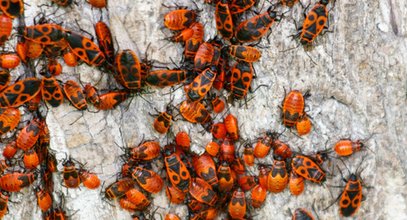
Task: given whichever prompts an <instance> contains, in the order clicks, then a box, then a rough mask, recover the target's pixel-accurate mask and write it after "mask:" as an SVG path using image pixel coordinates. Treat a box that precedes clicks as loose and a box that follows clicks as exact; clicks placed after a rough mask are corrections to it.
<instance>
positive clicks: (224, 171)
mask: <svg viewBox="0 0 407 220" xmlns="http://www.w3.org/2000/svg"><path fill="white" fill-rule="evenodd" d="M218 180H219V190H220V191H221V192H230V191H231V190H232V188H233V186H234V184H235V181H236V178H235V177H234V176H233V173H232V169H230V166H229V164H228V163H227V162H226V161H223V162H222V164H221V165H220V166H219V168H218Z"/></svg>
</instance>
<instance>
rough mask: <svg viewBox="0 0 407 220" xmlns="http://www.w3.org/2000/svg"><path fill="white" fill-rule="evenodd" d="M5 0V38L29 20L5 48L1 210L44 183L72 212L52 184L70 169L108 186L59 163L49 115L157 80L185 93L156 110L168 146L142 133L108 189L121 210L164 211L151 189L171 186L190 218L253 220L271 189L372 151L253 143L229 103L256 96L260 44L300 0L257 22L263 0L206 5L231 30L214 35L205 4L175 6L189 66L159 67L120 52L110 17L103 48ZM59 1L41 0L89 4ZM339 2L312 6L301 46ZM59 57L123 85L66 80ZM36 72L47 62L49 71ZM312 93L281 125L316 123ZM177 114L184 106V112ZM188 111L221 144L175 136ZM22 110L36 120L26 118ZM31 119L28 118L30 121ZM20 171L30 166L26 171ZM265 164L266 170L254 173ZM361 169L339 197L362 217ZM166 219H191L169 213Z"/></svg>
mask: <svg viewBox="0 0 407 220" xmlns="http://www.w3.org/2000/svg"><path fill="white" fill-rule="evenodd" d="M0 2H1V4H0V9H1V10H2V14H1V15H0V34H1V37H0V44H2V45H4V44H5V43H6V41H7V40H8V39H9V38H10V36H11V32H12V29H13V27H12V26H13V19H14V18H18V23H19V25H18V28H17V34H16V36H17V40H16V42H17V43H16V47H15V52H2V53H1V54H0V67H1V70H0V135H2V139H1V141H2V143H3V142H4V141H5V140H6V143H5V146H4V148H3V156H4V159H3V160H0V169H1V173H2V175H1V176H0V189H1V192H0V207H1V210H0V217H2V216H4V215H5V214H6V213H7V210H8V208H7V204H8V201H9V196H10V193H13V192H19V191H20V190H21V189H22V188H24V187H28V186H30V185H34V186H35V187H34V189H35V194H36V196H37V201H38V206H39V208H40V209H41V211H42V212H43V218H44V219H47V220H52V219H67V218H68V216H67V214H66V210H64V204H63V203H64V198H63V196H62V194H60V196H59V199H56V198H55V197H54V195H58V193H57V192H54V182H53V175H54V173H56V172H59V173H62V179H63V183H62V184H63V186H65V187H66V188H78V187H80V185H81V184H83V186H85V187H86V188H88V189H97V188H99V187H100V185H101V182H100V180H99V178H98V176H97V175H96V174H95V173H93V172H91V171H89V170H87V169H86V168H85V165H84V164H82V163H81V162H79V161H76V160H75V159H73V158H71V157H70V156H66V157H65V159H64V160H63V161H62V165H63V170H61V171H58V169H57V165H58V161H57V160H56V157H55V152H54V151H52V150H51V149H50V133H49V130H48V126H47V123H46V112H47V110H48V107H54V108H55V107H58V106H60V105H61V104H62V103H63V102H64V100H65V99H67V100H68V101H69V102H70V103H71V104H72V106H74V107H75V108H76V109H78V110H80V111H83V110H87V109H89V108H92V107H89V105H90V104H92V105H93V108H94V109H96V110H111V109H114V108H115V107H116V106H118V105H119V104H120V103H123V102H124V101H126V100H128V99H129V98H130V97H135V96H142V95H143V94H145V93H149V91H148V90H149V88H150V87H159V88H164V87H172V86H176V85H180V84H181V85H182V86H183V88H184V92H185V100H183V101H181V102H180V103H179V104H176V105H174V104H173V103H172V101H171V102H170V103H168V104H167V108H166V111H164V112H159V114H156V115H153V116H154V117H155V120H154V124H153V127H154V129H155V130H156V131H157V132H158V133H160V134H167V139H168V142H167V143H169V144H167V145H166V146H164V147H161V146H160V143H159V142H157V141H142V142H141V143H140V144H139V145H137V146H132V147H123V150H124V152H125V153H124V154H123V155H122V156H121V159H122V162H123V164H122V169H121V171H120V173H119V175H118V176H119V177H118V178H117V180H116V181H114V182H113V183H107V184H106V187H104V189H103V197H104V198H106V200H107V202H108V203H109V204H111V203H112V201H118V202H119V204H120V207H122V208H123V209H125V210H127V211H129V212H131V213H132V217H133V219H143V218H154V216H155V211H152V209H153V208H152V206H154V205H152V199H153V196H152V194H156V193H159V192H160V191H161V190H162V189H163V188H164V187H165V188H166V195H167V198H168V201H169V202H170V203H171V204H186V205H187V206H188V210H189V218H190V219H215V218H216V217H217V216H220V215H222V214H221V213H222V212H223V211H224V210H226V211H227V215H228V216H230V218H232V219H245V218H247V219H250V218H252V216H253V215H252V210H253V209H259V208H261V207H262V206H263V204H264V202H265V200H266V198H267V193H268V192H271V193H279V192H282V191H284V189H285V188H286V187H287V186H288V187H289V189H290V192H291V193H292V194H293V195H296V196H298V195H300V194H301V193H302V192H303V190H304V187H305V186H304V183H305V180H308V181H311V182H314V183H317V184H322V183H323V182H324V181H325V180H326V176H327V172H326V171H325V169H324V168H323V166H324V162H325V161H327V160H328V159H329V158H332V157H330V156H331V154H334V152H336V154H337V156H339V157H342V156H350V155H351V154H353V153H354V152H356V151H360V150H362V149H363V147H364V145H363V143H362V141H351V140H341V141H339V142H338V143H337V144H336V145H335V147H334V150H324V151H318V152H315V153H312V154H308V155H306V154H303V153H300V152H296V151H293V150H292V149H291V148H290V147H289V145H288V144H286V143H284V142H283V141H282V140H280V137H281V135H282V134H281V133H277V132H272V131H269V132H265V133H264V134H263V135H262V136H261V137H259V138H258V139H257V140H253V141H250V140H242V139H241V138H240V134H239V124H238V117H236V116H235V115H233V114H231V113H229V110H228V108H226V107H227V105H228V103H232V104H233V103H234V102H235V101H236V100H238V101H240V100H245V102H247V99H246V98H247V95H248V93H249V92H250V91H251V84H252V80H253V78H255V70H254V67H253V63H254V62H256V61H258V60H259V59H260V58H261V52H260V50H259V49H258V47H256V45H258V44H259V43H260V41H261V40H262V38H264V36H266V35H267V34H268V33H270V32H269V30H270V28H271V27H272V25H273V24H274V23H275V22H280V21H282V20H283V19H284V14H282V13H281V14H279V12H278V9H281V8H283V9H286V8H287V9H289V8H291V7H297V6H298V7H299V6H300V5H301V4H300V3H301V2H299V1H280V2H279V3H277V4H275V5H273V6H271V7H269V8H268V9H267V10H266V11H265V12H263V13H257V15H255V16H251V17H249V18H247V15H249V14H250V12H251V11H253V10H254V6H255V4H256V3H257V1H255V0H246V1H239V0H218V1H205V3H207V4H208V5H211V6H213V7H215V10H214V17H215V19H216V29H217V31H218V34H219V36H220V37H215V38H213V39H211V40H209V41H206V42H205V41H204V38H205V27H204V25H203V24H202V23H201V22H199V21H198V17H199V12H200V10H198V9H188V8H184V7H175V9H171V10H170V11H169V12H168V13H166V14H165V15H164V22H163V27H165V28H167V29H168V30H170V31H172V32H175V33H174V34H173V36H171V37H168V38H167V39H166V40H169V41H172V42H179V43H182V44H183V46H184V53H183V60H182V61H181V65H179V66H180V67H178V66H177V67H176V68H173V69H170V68H166V69H163V68H161V69H160V68H159V67H157V66H154V63H155V61H153V60H148V59H147V58H145V59H142V60H140V59H139V58H138V56H137V55H136V53H135V52H134V51H132V50H129V49H126V50H120V51H115V45H114V43H113V42H114V41H113V38H112V34H111V32H110V30H109V27H108V25H107V24H106V23H105V22H104V21H102V19H101V20H100V21H99V22H97V23H96V24H95V26H94V27H95V30H94V32H95V34H96V38H97V41H98V43H97V44H96V43H94V42H93V37H88V36H86V34H88V35H90V34H89V33H85V31H83V30H81V29H80V27H78V28H77V29H78V30H76V31H73V30H72V29H73V28H70V29H68V28H66V27H65V26H64V25H62V24H58V23H56V22H55V21H53V20H52V19H51V18H50V17H52V16H51V15H46V14H45V13H44V12H41V13H40V14H38V16H36V17H35V18H34V21H33V25H31V26H26V25H25V20H24V2H23V1H22V0H1V1H0ZM50 3H52V4H50V5H45V6H42V7H58V9H59V8H60V7H61V8H65V9H66V10H69V7H71V6H72V5H73V4H80V3H79V2H74V1H72V0H65V1H64V0H62V1H61V0H51V1H50ZM87 3H89V4H90V5H91V6H92V7H93V8H98V9H100V12H101V13H102V10H104V12H106V13H108V11H107V10H105V9H104V8H105V7H106V5H107V2H106V0H105V1H103V0H99V1H97V0H89V1H87ZM328 4H329V1H328V0H321V1H320V2H318V3H315V5H314V6H313V7H312V8H311V9H309V10H308V7H307V8H306V9H304V10H305V11H306V12H308V14H307V16H306V18H305V20H304V23H303V25H302V27H301V29H300V32H299V33H298V34H297V35H296V36H297V37H298V38H299V39H300V43H301V44H304V45H312V43H313V41H314V40H315V38H316V37H317V36H318V35H320V33H321V32H322V31H323V29H324V28H325V25H326V22H327V19H328V9H327V5H328ZM165 7H167V8H171V7H168V6H165ZM245 15H246V16H245ZM249 44H250V45H249ZM117 46H118V45H117ZM58 58H62V59H63V61H64V63H65V65H67V66H70V67H75V66H77V65H79V64H80V63H86V64H87V65H88V66H91V67H94V68H98V69H99V70H101V71H103V72H105V73H107V74H108V75H109V77H114V79H115V80H116V82H117V86H116V88H115V89H112V88H109V89H108V91H107V92H103V93H102V92H101V91H102V89H99V90H98V89H97V88H96V86H94V85H91V84H86V85H82V82H81V81H79V82H77V81H75V80H67V81H65V82H61V81H60V80H58V79H57V76H58V75H60V74H61V73H62V65H61V64H60V63H59V62H58ZM20 65H21V66H22V67H23V68H24V70H25V71H26V72H27V73H26V74H24V77H25V78H23V79H22V78H18V79H16V80H15V82H13V83H12V82H11V81H12V78H15V77H12V74H11V73H12V71H13V70H17V67H20ZM174 65H175V63H174ZM37 69H40V71H39V72H40V74H39V75H38V74H36V72H37ZM224 91H226V92H227V93H229V98H228V99H225V98H224V94H225V93H226V92H225V93H224ZM306 97H307V95H306V94H305V95H303V94H302V93H301V92H300V91H297V90H293V91H290V92H289V93H288V94H287V95H286V97H285V99H284V100H283V103H282V106H281V108H282V123H283V124H284V125H285V126H286V127H288V128H290V129H291V128H295V129H296V131H297V133H298V135H300V136H301V135H306V134H308V133H310V132H311V130H312V123H311V119H310V118H309V116H308V115H307V114H306V113H305V111H304V109H305V99H306ZM226 100H227V101H228V102H226ZM175 111H178V112H179V114H177V115H174V114H173V113H174V112H175ZM225 111H226V113H225ZM21 112H24V115H23V114H22V113H21ZM221 113H224V114H223V115H222V114H221ZM178 115H181V116H182V119H184V120H186V121H188V122H190V123H197V124H201V125H202V127H203V128H204V131H205V130H206V131H208V132H211V133H212V136H213V140H212V141H211V142H209V143H208V144H207V145H206V147H205V152H204V153H203V154H201V155H198V154H196V153H194V152H193V151H191V139H190V137H189V134H188V133H187V132H184V131H181V132H178V133H177V134H176V135H175V137H173V138H172V139H171V138H170V136H171V135H172V134H173V133H172V131H171V125H172V124H173V123H174V119H175V118H176V117H177V116H178ZM213 115H217V116H219V118H221V120H218V122H216V121H215V119H216V118H217V117H215V118H213ZM23 116H24V117H25V118H30V119H28V120H27V121H26V122H23V121H22V120H21V119H22V118H23ZM21 124H25V125H22V126H21V127H22V128H21V129H19V125H21ZM173 136H174V135H173ZM235 146H239V147H235ZM241 147H243V148H242V150H241ZM270 151H273V153H272V154H273V156H272V157H273V158H274V160H273V162H272V164H267V163H261V162H257V163H256V162H255V161H256V160H257V161H262V160H263V159H265V158H267V157H268V156H269V154H270ZM21 159H22V161H21ZM256 164H257V167H256V166H255V165H256ZM18 167H21V169H23V171H15V170H16V169H18ZM159 167H164V168H165V171H166V177H162V176H161V175H160V173H158V172H157V171H156V170H157V169H159ZM21 169H20V170H21ZM256 169H257V171H258V175H254V174H253V173H252V172H251V170H256ZM358 175H359V174H358V173H357V172H356V173H354V174H352V175H351V176H350V177H349V178H348V179H347V183H346V186H345V187H344V190H343V191H342V193H341V194H340V196H339V197H338V200H339V205H340V213H341V214H342V215H343V216H352V215H353V214H355V213H356V212H357V210H358V209H359V207H360V205H361V201H362V184H361V180H360V178H359V176H358ZM248 197H250V198H248ZM57 201H59V202H57ZM165 219H180V217H178V216H177V215H176V214H175V213H168V214H167V215H166V216H165ZM293 219H314V217H312V214H311V212H309V211H307V210H305V209H297V210H295V212H294V214H293Z"/></svg>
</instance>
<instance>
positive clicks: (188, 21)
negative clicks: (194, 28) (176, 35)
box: [164, 9, 197, 31]
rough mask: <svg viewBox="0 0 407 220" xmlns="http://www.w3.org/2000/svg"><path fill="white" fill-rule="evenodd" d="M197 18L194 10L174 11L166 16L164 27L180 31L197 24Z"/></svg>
mask: <svg viewBox="0 0 407 220" xmlns="http://www.w3.org/2000/svg"><path fill="white" fill-rule="evenodd" d="M196 17H197V14H196V12H195V11H193V10H187V9H178V10H173V11H170V12H168V13H167V14H166V15H165V16H164V25H165V27H167V28H168V29H170V30H174V31H179V30H183V29H185V28H188V27H189V26H191V25H192V24H193V23H195V19H196Z"/></svg>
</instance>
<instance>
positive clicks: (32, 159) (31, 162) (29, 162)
mask: <svg viewBox="0 0 407 220" xmlns="http://www.w3.org/2000/svg"><path fill="white" fill-rule="evenodd" d="M23 162H24V167H25V168H26V169H35V168H36V167H37V166H38V165H40V159H39V158H38V154H37V152H35V150H34V149H33V148H31V149H28V150H26V151H25V152H24V156H23Z"/></svg>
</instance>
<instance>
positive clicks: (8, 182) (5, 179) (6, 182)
mask: <svg viewBox="0 0 407 220" xmlns="http://www.w3.org/2000/svg"><path fill="white" fill-rule="evenodd" d="M35 178H36V176H35V175H34V173H21V172H13V173H6V174H4V175H3V176H1V177H0V189H2V190H4V191H7V192H19V191H20V190H21V189H22V188H24V187H27V186H29V185H31V184H32V183H33V182H34V180H35Z"/></svg>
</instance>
